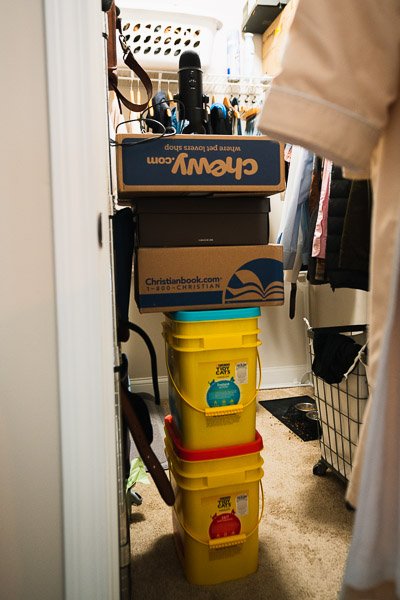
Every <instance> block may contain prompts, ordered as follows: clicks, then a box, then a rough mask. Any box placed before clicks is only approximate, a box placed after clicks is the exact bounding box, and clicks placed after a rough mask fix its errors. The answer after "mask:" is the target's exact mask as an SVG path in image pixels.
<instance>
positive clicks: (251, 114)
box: [242, 106, 260, 121]
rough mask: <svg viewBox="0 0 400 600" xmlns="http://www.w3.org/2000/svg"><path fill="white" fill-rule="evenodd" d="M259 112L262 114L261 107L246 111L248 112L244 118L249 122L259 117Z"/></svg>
mask: <svg viewBox="0 0 400 600" xmlns="http://www.w3.org/2000/svg"><path fill="white" fill-rule="evenodd" d="M259 112H260V107H259V106H253V108H249V109H248V110H246V112H245V113H244V115H243V117H242V118H243V119H245V120H246V121H247V120H248V119H251V118H252V117H254V116H255V115H257V114H258V113H259Z"/></svg>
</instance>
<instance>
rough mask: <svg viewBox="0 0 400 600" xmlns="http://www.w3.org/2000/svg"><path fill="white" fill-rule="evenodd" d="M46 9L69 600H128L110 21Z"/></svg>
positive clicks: (59, 2) (92, 1) (54, 0)
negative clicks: (117, 399) (107, 62)
mask: <svg viewBox="0 0 400 600" xmlns="http://www.w3.org/2000/svg"><path fill="white" fill-rule="evenodd" d="M44 7H45V30H46V52H47V76H48V103H49V119H50V145H51V177H52V202H53V225H54V254H55V278H56V296H57V327H58V349H59V381H60V403H61V407H60V414H61V417H60V418H61V425H60V426H61V446H62V484H63V516H64V565H65V599H66V600H76V599H77V598H82V599H83V598H84V599H85V600H92V599H93V600H100V599H104V600H111V599H117V598H119V543H118V504H117V474H116V435H115V419H114V376H113V365H114V349H113V320H112V295H111V272H110V254H109V239H108V212H109V207H108V197H109V196H108V185H109V184H108V148H107V113H106V87H105V70H104V39H103V38H102V30H103V17H104V13H102V11H101V3H100V0H69V1H68V2H65V1H64V0H44ZM28 51H29V49H28ZM32 118H34V115H32ZM39 150H40V149H39ZM100 214H101V216H102V223H103V247H102V248H100V246H99V244H98V235H97V220H98V216H99V215H100Z"/></svg>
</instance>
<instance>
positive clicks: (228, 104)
mask: <svg viewBox="0 0 400 600" xmlns="http://www.w3.org/2000/svg"><path fill="white" fill-rule="evenodd" d="M223 105H224V106H225V107H226V108H227V109H228V110H231V111H232V112H233V114H234V115H235V117H236V118H237V119H240V116H239V113H238V111H237V110H236V108H234V107H233V106H232V104H231V101H230V100H229V98H228V96H225V97H224V101H223Z"/></svg>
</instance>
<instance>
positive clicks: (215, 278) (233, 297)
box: [134, 244, 284, 313]
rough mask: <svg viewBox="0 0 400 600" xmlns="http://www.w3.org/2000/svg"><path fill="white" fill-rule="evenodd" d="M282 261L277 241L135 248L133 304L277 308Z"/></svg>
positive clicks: (149, 308) (157, 308)
mask: <svg viewBox="0 0 400 600" xmlns="http://www.w3.org/2000/svg"><path fill="white" fill-rule="evenodd" d="M282 261H283V248H282V246H280V245H277V244H268V245H259V246H198V247H183V248H138V249H137V251H136V253H135V272H134V280H135V299H136V303H137V305H138V309H139V312H141V313H147V312H168V311H174V310H204V309H217V308H244V307H249V306H279V305H282V304H283V301H284V291H283V263H282Z"/></svg>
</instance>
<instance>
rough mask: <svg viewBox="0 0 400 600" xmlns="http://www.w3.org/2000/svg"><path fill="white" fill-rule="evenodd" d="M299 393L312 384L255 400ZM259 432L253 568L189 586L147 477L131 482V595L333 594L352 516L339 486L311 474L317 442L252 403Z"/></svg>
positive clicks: (329, 597) (136, 598) (295, 599)
mask: <svg viewBox="0 0 400 600" xmlns="http://www.w3.org/2000/svg"><path fill="white" fill-rule="evenodd" d="M301 394H309V395H310V396H312V389H311V388H307V387H301V388H290V389H278V390H264V391H261V392H260V393H259V395H258V398H257V400H268V399H269V400H272V399H275V398H285V397H289V396H298V395H301ZM163 406H164V409H165V411H167V410H168V409H167V405H166V403H163ZM257 429H258V431H259V432H260V434H261V435H262V437H263V440H264V450H263V451H262V456H263V458H264V461H265V462H264V472H265V474H264V478H263V486H264V496H265V510H264V515H263V518H262V521H261V523H260V527H259V567H258V570H257V572H256V573H254V574H252V575H250V576H248V577H245V578H243V579H239V580H236V581H232V582H228V583H223V584H218V585H214V586H194V585H191V584H189V583H188V582H187V581H186V580H185V576H184V573H183V569H182V567H181V565H180V563H179V560H178V557H177V555H176V552H175V546H174V540H173V534H172V523H171V510H172V509H171V508H170V507H168V506H167V505H166V504H164V502H163V501H162V499H161V498H160V496H159V494H158V491H157V489H156V487H155V485H154V484H153V482H151V485H147V486H146V485H143V484H137V487H136V489H137V491H138V492H139V493H140V494H141V495H142V496H143V504H142V505H141V506H134V507H133V509H132V516H131V577H132V600H153V599H160V600H161V599H163V600H169V599H171V600H189V599H190V600H192V599H193V600H242V599H247V598H248V599H249V600H250V599H251V600H308V599H310V600H336V599H337V598H338V594H339V591H340V587H341V580H342V577H343V572H344V566H345V561H346V557H347V552H348V547H349V542H350V538H351V531H352V524H353V518H354V513H353V512H351V511H349V510H348V509H347V508H346V505H345V499H344V494H345V484H344V483H343V482H342V481H341V480H340V479H339V478H338V477H337V476H336V475H335V474H334V473H332V472H330V471H329V470H328V471H327V473H326V474H325V475H324V476H323V477H318V476H315V475H313V465H314V464H315V463H316V462H317V461H318V459H319V457H320V448H319V442H318V441H309V442H303V441H302V440H301V439H300V438H299V437H298V436H296V435H295V434H294V433H292V432H291V431H290V430H289V429H288V428H287V427H285V426H284V425H283V424H282V423H281V422H280V421H279V420H278V419H276V418H275V417H273V416H272V415H271V413H269V412H268V411H267V410H265V409H264V408H263V407H262V406H261V405H259V404H258V403H257Z"/></svg>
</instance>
